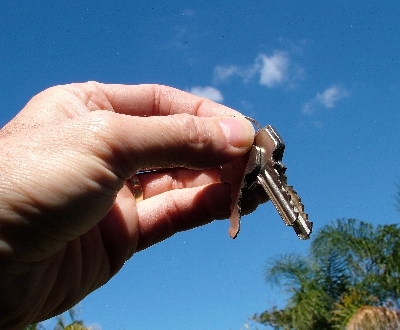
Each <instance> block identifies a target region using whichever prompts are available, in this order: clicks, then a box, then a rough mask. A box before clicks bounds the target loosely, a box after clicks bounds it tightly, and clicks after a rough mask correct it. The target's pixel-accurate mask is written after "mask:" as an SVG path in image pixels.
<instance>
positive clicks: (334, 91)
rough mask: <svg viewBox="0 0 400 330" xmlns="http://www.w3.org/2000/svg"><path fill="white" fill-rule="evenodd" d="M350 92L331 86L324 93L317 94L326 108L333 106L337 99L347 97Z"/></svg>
mask: <svg viewBox="0 0 400 330" xmlns="http://www.w3.org/2000/svg"><path fill="white" fill-rule="evenodd" d="M348 95H349V92H348V91H346V90H345V89H342V88H339V87H337V86H331V87H329V88H328V89H326V90H325V91H324V92H323V93H322V94H319V93H318V94H317V96H316V99H317V100H318V101H319V102H320V103H321V104H322V105H324V106H325V107H326V108H333V107H334V106H335V104H336V102H337V101H339V100H341V99H342V98H344V97H347V96H348Z"/></svg>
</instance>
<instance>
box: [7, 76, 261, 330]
mask: <svg viewBox="0 0 400 330" xmlns="http://www.w3.org/2000/svg"><path fill="white" fill-rule="evenodd" d="M253 139H254V129H253V128H252V125H251V124H250V123H249V122H248V121H247V120H246V119H244V118H243V116H242V115H240V113H238V112H236V111H233V110H231V109H229V108H227V107H224V106H222V105H219V104H216V103H213V102H211V101H209V100H205V99H202V98H199V97H196V96H193V95H190V94H188V93H185V92H182V91H179V90H175V89H173V88H169V87H165V86H154V85H139V86H125V85H104V84H100V83H95V82H90V83H85V84H71V85H66V86H58V87H53V88H50V89H48V90H46V91H44V92H42V93H40V94H38V95H37V96H35V97H34V98H33V99H32V100H31V101H30V102H29V103H28V104H27V105H26V107H25V108H24V109H23V110H22V111H21V112H20V113H19V114H18V115H17V116H16V117H15V118H14V119H13V120H12V121H11V122H10V123H8V124H7V125H6V126H5V127H4V128H3V129H2V130H1V131H0V150H1V155H2V157H1V159H0V178H1V179H0V328H1V329H19V328H20V327H22V326H24V325H27V324H29V323H32V322H38V321H40V320H43V319H46V318H49V317H51V316H54V315H57V314H59V313H61V312H63V311H65V310H67V309H68V308H70V307H72V306H74V305H75V304H76V303H77V302H79V301H80V300H81V299H83V298H84V297H85V296H86V295H88V294H89V293H90V292H91V291H93V290H95V289H96V288H98V287H100V286H101V285H103V284H104V283H106V282H107V281H108V280H109V279H110V278H111V277H112V276H113V275H114V274H115V273H116V272H117V271H118V270H119V269H120V268H121V267H122V265H123V263H124V262H125V261H126V260H127V259H129V258H130V256H132V254H133V253H134V252H136V251H139V250H142V249H145V248H147V247H149V246H150V245H152V244H155V243H157V242H159V241H161V240H163V239H166V238H167V237H169V236H171V235H173V234H174V233H176V232H178V231H182V230H186V229H190V228H194V227H196V226H199V225H203V224H206V223H209V222H211V221H213V220H215V219H223V218H226V217H228V216H229V205H230V199H229V186H228V185H226V184H223V183H221V182H220V181H219V171H218V167H219V165H221V164H223V163H225V162H228V161H230V160H233V159H235V158H237V157H240V156H242V155H244V154H245V153H246V152H247V151H248V150H249V148H250V146H251V144H252V142H253ZM149 168H165V170H163V171H157V172H155V173H148V174H141V176H140V180H141V184H142V187H143V193H144V200H143V201H141V202H138V203H136V201H135V199H134V197H133V196H132V193H131V191H130V190H129V188H128V186H127V184H126V183H127V180H128V179H129V178H130V177H131V176H132V175H134V174H135V173H136V172H137V171H138V170H140V169H149Z"/></svg>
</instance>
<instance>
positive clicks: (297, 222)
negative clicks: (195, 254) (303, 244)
mask: <svg viewBox="0 0 400 330" xmlns="http://www.w3.org/2000/svg"><path fill="white" fill-rule="evenodd" d="M247 119H248V120H250V121H251V122H252V123H253V124H255V125H256V126H257V127H258V132H257V133H256V135H255V139H254V143H253V146H252V149H251V151H250V153H249V154H248V160H247V159H246V160H247V164H246V163H244V165H245V167H243V165H242V170H244V174H243V175H242V180H241V182H240V184H236V185H233V191H234V192H233V195H235V196H232V197H233V198H232V199H233V203H232V205H231V212H232V213H231V217H230V221H231V228H230V229H229V234H230V236H231V237H232V238H235V237H236V236H237V234H238V232H239V225H240V216H241V214H240V212H241V207H240V202H241V198H242V192H243V190H244V189H250V190H251V189H255V188H256V187H257V186H261V187H262V188H263V189H264V191H265V192H266V194H267V195H268V197H269V199H270V200H271V201H272V203H273V204H274V206H275V208H276V210H277V211H278V213H279V215H280V216H281V218H282V220H283V222H284V223H285V224H286V225H287V226H292V227H293V229H294V231H295V233H296V234H297V236H298V237H299V238H300V239H303V240H305V239H308V238H309V237H310V234H311V232H312V225H313V223H312V222H310V221H308V215H307V214H306V213H305V212H304V206H303V204H302V203H301V199H300V197H299V196H298V195H297V193H296V191H295V190H294V189H293V187H292V186H289V185H288V184H287V178H286V175H285V172H286V167H285V166H284V165H283V164H282V157H283V152H284V150H285V143H284V142H283V140H282V138H281V137H280V136H279V134H278V132H277V131H276V130H275V129H274V128H273V127H272V126H270V125H268V126H266V127H264V128H261V126H260V125H259V124H258V123H257V122H256V121H255V120H254V119H251V118H247ZM224 166H225V174H224ZM229 166H232V164H231V165H229V164H228V168H227V167H226V165H223V167H222V172H221V173H222V174H221V179H222V180H224V176H225V177H227V176H228V175H229V174H228V172H230V171H231V170H232V169H231V168H229ZM233 166H235V165H233ZM239 167H240V165H239ZM242 172H243V171H242ZM226 181H230V180H229V179H227V180H226ZM235 188H236V189H235ZM235 197H236V198H235Z"/></svg>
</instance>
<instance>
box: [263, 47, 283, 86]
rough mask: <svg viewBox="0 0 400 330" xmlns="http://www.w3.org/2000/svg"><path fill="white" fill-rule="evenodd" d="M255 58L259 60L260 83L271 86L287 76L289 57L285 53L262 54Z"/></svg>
mask: <svg viewBox="0 0 400 330" xmlns="http://www.w3.org/2000/svg"><path fill="white" fill-rule="evenodd" d="M257 60H258V61H259V62H261V67H260V70H259V71H260V84H261V85H265V86H267V87H270V88H271V87H274V86H276V85H278V84H280V83H282V82H283V81H284V80H285V79H287V78H288V69H289V59H288V56H287V54H286V53H282V52H276V53H275V54H273V55H272V56H270V57H268V56H266V55H264V54H262V55H260V56H259V57H258V59H257Z"/></svg>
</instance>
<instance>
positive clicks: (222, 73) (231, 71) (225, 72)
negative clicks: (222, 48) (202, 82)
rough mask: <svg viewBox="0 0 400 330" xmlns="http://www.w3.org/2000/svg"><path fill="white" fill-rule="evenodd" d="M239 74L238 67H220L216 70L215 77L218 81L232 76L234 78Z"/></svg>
mask: <svg viewBox="0 0 400 330" xmlns="http://www.w3.org/2000/svg"><path fill="white" fill-rule="evenodd" d="M238 73H239V67H237V66H236V65H230V66H227V67H223V66H220V65H218V66H217V67H216V68H215V69H214V77H215V79H217V80H225V79H228V78H229V77H230V76H233V75H235V74H238Z"/></svg>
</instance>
